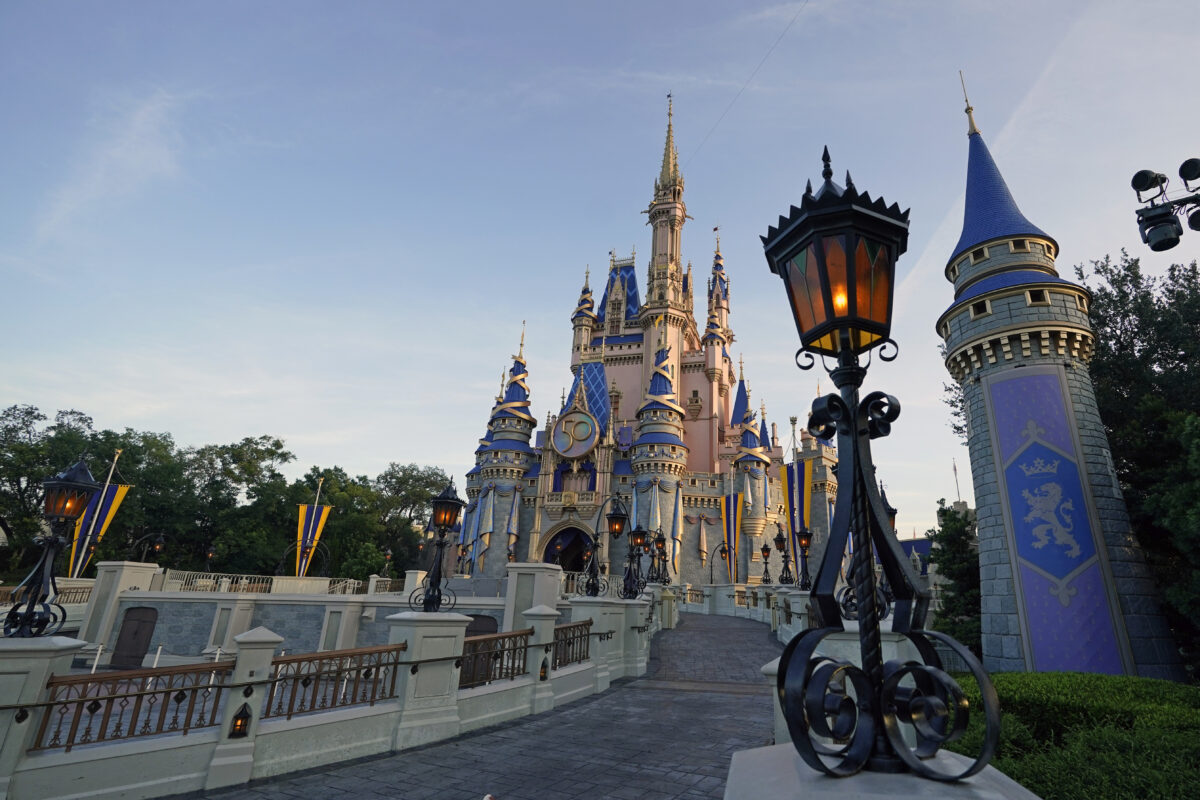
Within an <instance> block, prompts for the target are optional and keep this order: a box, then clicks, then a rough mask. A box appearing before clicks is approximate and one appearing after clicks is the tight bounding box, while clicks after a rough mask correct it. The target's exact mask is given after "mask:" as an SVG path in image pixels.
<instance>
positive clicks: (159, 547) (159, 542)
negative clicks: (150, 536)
mask: <svg viewBox="0 0 1200 800" xmlns="http://www.w3.org/2000/svg"><path fill="white" fill-rule="evenodd" d="M166 546H167V537H166V536H164V535H163V534H161V533H160V534H159V535H158V537H157V538H156V539H155V540H154V552H155V554H158V553H161V552H162V551H163V548H164V547H166Z"/></svg>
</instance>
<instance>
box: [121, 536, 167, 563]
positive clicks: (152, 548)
mask: <svg viewBox="0 0 1200 800" xmlns="http://www.w3.org/2000/svg"><path fill="white" fill-rule="evenodd" d="M138 545H141V546H142V550H141V554H140V556H139V560H141V561H145V560H146V554H147V553H152V554H153V555H155V556H157V555H159V554H161V553H162V551H163V548H164V547H166V546H167V537H166V536H165V535H163V534H161V533H147V534H146V535H145V536H143V537H141V538H140V539H138V540H137V541H136V542H134V543H133V544H131V545H130V546H129V552H128V553H127V554H126V558H128V559H130V560H131V561H132V560H133V554H134V553H135V552H137V549H138Z"/></svg>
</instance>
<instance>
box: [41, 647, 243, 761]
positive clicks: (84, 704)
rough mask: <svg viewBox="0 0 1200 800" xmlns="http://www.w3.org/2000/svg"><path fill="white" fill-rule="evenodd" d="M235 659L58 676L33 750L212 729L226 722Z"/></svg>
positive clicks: (52, 682) (48, 685) (50, 684)
mask: <svg viewBox="0 0 1200 800" xmlns="http://www.w3.org/2000/svg"><path fill="white" fill-rule="evenodd" d="M233 663H234V662H232V661H221V662H217V663H215V664H201V665H195V664H189V665H187V666H182V667H165V668H158V669H135V670H128V671H124V672H120V673H107V674H104V675H61V676H60V675H55V676H52V677H51V678H50V680H49V681H48V682H47V683H46V689H47V693H48V697H47V702H46V703H44V704H41V705H43V706H44V707H45V708H46V711H45V715H44V716H43V717H42V723H41V725H40V726H39V727H38V732H37V737H36V738H35V739H34V744H33V747H32V748H31V749H32V750H52V749H57V748H62V749H63V750H64V751H70V750H71V748H73V747H77V746H79V745H85V744H97V743H100V742H113V741H119V740H123V739H132V738H135V737H139V736H156V735H158V734H171V733H179V734H183V735H187V733H188V731H192V730H197V729H199V728H209V727H212V726H214V725H216V724H217V723H218V722H220V719H221V707H222V703H223V702H224V700H225V697H226V694H227V691H226V689H227V687H226V686H225V684H227V683H228V682H229V678H230V675H231V674H232V672H233Z"/></svg>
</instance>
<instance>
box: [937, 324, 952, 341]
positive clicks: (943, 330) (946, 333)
mask: <svg viewBox="0 0 1200 800" xmlns="http://www.w3.org/2000/svg"><path fill="white" fill-rule="evenodd" d="M938 333H940V334H941V336H942V338H943V339H949V338H950V323H949V322H943V323H942V324H941V325H939V326H938Z"/></svg>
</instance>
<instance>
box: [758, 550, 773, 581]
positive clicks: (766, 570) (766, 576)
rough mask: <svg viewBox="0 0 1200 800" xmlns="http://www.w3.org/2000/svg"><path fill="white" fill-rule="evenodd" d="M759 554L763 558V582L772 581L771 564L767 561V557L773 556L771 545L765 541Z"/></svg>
mask: <svg viewBox="0 0 1200 800" xmlns="http://www.w3.org/2000/svg"><path fill="white" fill-rule="evenodd" d="M759 555H761V556H762V560H763V576H762V582H763V583H770V582H771V571H770V567H771V565H770V564H769V563H768V562H767V559H769V558H770V557H771V545H769V544H767V543H766V542H763V546H762V550H760V551H759Z"/></svg>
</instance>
